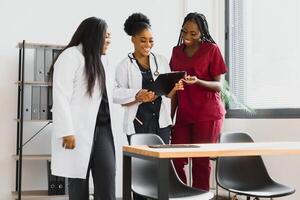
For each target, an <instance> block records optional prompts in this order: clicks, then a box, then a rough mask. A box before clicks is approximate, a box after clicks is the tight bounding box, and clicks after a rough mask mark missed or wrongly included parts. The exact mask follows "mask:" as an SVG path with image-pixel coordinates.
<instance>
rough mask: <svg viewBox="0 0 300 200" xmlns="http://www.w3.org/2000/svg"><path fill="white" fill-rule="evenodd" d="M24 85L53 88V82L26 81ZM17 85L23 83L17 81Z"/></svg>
mask: <svg viewBox="0 0 300 200" xmlns="http://www.w3.org/2000/svg"><path fill="white" fill-rule="evenodd" d="M23 83H24V85H37V86H52V83H51V82H44V81H24V82H23ZM15 84H18V85H21V81H16V82H15Z"/></svg>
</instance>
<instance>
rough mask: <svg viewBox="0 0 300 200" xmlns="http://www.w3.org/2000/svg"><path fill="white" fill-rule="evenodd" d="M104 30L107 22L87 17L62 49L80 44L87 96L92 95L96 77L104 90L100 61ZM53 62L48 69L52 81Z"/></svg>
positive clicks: (103, 76) (103, 74) (103, 77)
mask: <svg viewBox="0 0 300 200" xmlns="http://www.w3.org/2000/svg"><path fill="white" fill-rule="evenodd" d="M106 31H107V24H106V22H105V21H104V20H103V19H100V18H97V17H89V18H87V19H85V20H83V21H82V22H81V23H80V25H79V26H78V28H77V30H76V31H75V33H74V35H73V36H72V39H71V41H70V42H69V44H68V45H67V46H66V47H65V48H64V49H63V51H64V50H65V49H67V48H69V47H73V46H78V45H79V44H82V53H83V56H84V60H85V76H86V81H87V93H88V94H89V96H92V93H93V90H94V86H95V82H96V80H97V79H98V81H99V85H100V87H101V91H102V92H104V91H105V71H104V67H103V63H102V61H101V55H102V54H103V52H102V51H103V47H104V43H105V36H106ZM63 51H62V52H63ZM54 63H55V61H54ZM54 63H53V65H52V66H51V69H50V71H49V74H50V80H51V81H53V71H54V67H53V66H54Z"/></svg>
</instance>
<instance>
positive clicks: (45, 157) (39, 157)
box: [13, 154, 51, 160]
mask: <svg viewBox="0 0 300 200" xmlns="http://www.w3.org/2000/svg"><path fill="white" fill-rule="evenodd" d="M13 158H14V159H15V160H19V156H18V155H13ZM50 159H51V155H24V154H23V155H22V160H50Z"/></svg>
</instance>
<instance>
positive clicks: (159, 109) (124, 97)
mask: <svg viewBox="0 0 300 200" xmlns="http://www.w3.org/2000/svg"><path fill="white" fill-rule="evenodd" d="M124 30H125V32H126V33H127V34H128V35H129V36H131V41H132V44H133V47H134V50H133V53H129V54H128V56H126V57H125V58H124V59H123V60H122V61H121V62H120V63H119V65H118V66H117V69H116V77H115V89H114V94H113V98H114V102H115V103H118V104H121V105H122V106H124V108H125V115H124V124H123V126H124V132H125V133H126V134H127V135H130V134H133V133H155V134H157V135H159V136H160V137H161V138H162V139H163V141H164V142H165V143H169V139H170V125H171V124H172V121H171V117H170V108H171V102H170V99H169V98H168V97H167V96H171V95H173V94H174V93H175V91H176V90H182V89H183V84H182V83H178V84H176V86H175V87H174V88H173V90H172V91H171V92H170V94H168V95H167V96H157V95H156V94H155V93H154V92H153V91H151V90H150V89H151V86H152V84H153V82H154V81H155V79H156V78H157V77H158V75H159V74H163V73H168V72H170V67H169V64H168V61H167V59H166V58H164V57H163V56H161V55H158V54H154V53H152V52H151V49H152V47H153V44H154V39H153V35H152V31H151V25H150V21H149V19H148V18H147V17H146V16H145V15H144V14H142V13H134V14H132V15H131V16H129V17H128V19H127V20H126V21H125V24H124Z"/></svg>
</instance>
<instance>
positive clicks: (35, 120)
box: [15, 119, 52, 122]
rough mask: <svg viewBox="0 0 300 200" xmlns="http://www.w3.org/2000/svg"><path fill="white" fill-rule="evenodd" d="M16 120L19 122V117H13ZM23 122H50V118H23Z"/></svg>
mask: <svg viewBox="0 0 300 200" xmlns="http://www.w3.org/2000/svg"><path fill="white" fill-rule="evenodd" d="M15 120H16V121H17V122H20V119H15ZM23 122H52V120H50V119H23Z"/></svg>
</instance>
